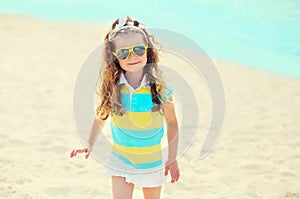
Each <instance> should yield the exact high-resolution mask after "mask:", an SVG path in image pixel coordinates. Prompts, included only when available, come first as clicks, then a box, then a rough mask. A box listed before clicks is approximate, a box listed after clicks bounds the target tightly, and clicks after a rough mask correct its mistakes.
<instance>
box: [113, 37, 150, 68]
mask: <svg viewBox="0 0 300 199" xmlns="http://www.w3.org/2000/svg"><path fill="white" fill-rule="evenodd" d="M114 44H115V52H116V51H117V50H118V49H120V48H127V47H131V46H135V45H138V44H143V45H146V43H145V41H144V39H143V36H142V35H141V34H140V33H135V32H131V33H125V34H124V33H121V34H120V37H119V38H118V39H117V40H116V41H115V42H114ZM131 50H132V49H131ZM117 59H118V61H119V64H120V66H121V68H122V69H123V70H125V71H126V72H138V71H140V70H142V69H143V68H144V66H145V65H146V63H147V50H146V52H145V54H144V55H142V56H137V55H135V54H134V53H133V52H132V51H130V54H129V55H128V57H127V58H126V59H123V60H122V59H119V58H117Z"/></svg>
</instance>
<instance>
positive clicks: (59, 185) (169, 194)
mask: <svg viewBox="0 0 300 199" xmlns="http://www.w3.org/2000/svg"><path fill="white" fill-rule="evenodd" d="M107 29H108V27H106V26H103V25H100V24H83V23H70V22H54V21H49V20H43V19H37V18H34V17H25V16H17V15H8V14H0V36H1V37H0V53H1V56H0V65H1V67H0V74H1V80H0V101H1V105H0V112H1V115H0V121H1V125H0V137H1V142H0V198H1V199H2V198H3V199H8V198H11V199H39V198H41V199H44V198H45V199H50V198H51V199H52V198H55V199H77V198H78V199H79V198H80V199H82V198H87V199H96V198H112V194H111V181H110V178H109V177H108V176H107V175H106V168H105V166H104V165H102V164H101V163H99V162H98V161H97V160H96V159H94V158H89V159H88V160H85V159H84V157H83V156H77V157H76V158H72V159H70V158H69V154H70V152H71V151H72V150H73V149H74V148H81V147H83V145H82V143H81V142H80V139H79V138H78V134H77V131H76V125H75V122H74V118H73V104H72V100H73V89H74V84H75V82H76V77H77V75H78V72H79V70H80V67H81V65H82V63H83V62H84V60H85V59H86V58H87V56H88V55H89V53H90V52H91V51H93V50H94V49H95V48H96V46H97V45H98V44H99V43H101V42H102V40H103V36H104V33H105V32H106V30H107ZM164 61H165V62H168V59H166V60H164ZM169 61H170V62H172V60H169ZM213 61H214V63H215V65H216V67H217V69H218V71H219V73H220V76H221V79H222V81H223V84H224V91H225V94H226V118H225V123H224V127H223V131H222V136H221V137H220V139H219V141H218V143H217V145H216V147H215V149H214V150H213V151H212V153H210V154H209V155H208V156H207V157H206V158H205V159H199V154H200V148H201V145H202V143H203V139H204V137H205V128H206V127H207V126H206V125H203V128H200V129H199V132H198V133H197V138H196V139H195V140H194V142H193V144H192V146H191V147H190V148H189V149H188V151H186V153H185V154H183V155H182V157H180V159H179V165H180V168H181V179H180V180H179V182H178V183H176V184H171V183H170V182H168V183H167V184H166V185H165V186H164V187H163V189H162V198H164V199H171V198H172V199H173V198H191V199H192V198H193V199H228V198H231V199H299V198H300V189H299V184H300V169H299V168H300V134H299V129H300V123H299V118H300V79H298V80H297V79H293V78H288V77H284V76H280V75H275V74H270V73H267V72H262V71H258V70H255V69H253V68H251V67H246V66H240V65H238V64H236V63H230V62H225V61H222V60H217V59H213ZM187 75H191V76H192V75H193V74H192V73H190V74H187ZM205 96H206V97H205ZM205 96H204V97H203V99H204V100H206V101H207V103H209V98H208V97H207V96H208V95H205ZM199 111H201V110H199ZM209 114H210V113H209V109H205V110H203V116H204V118H206V116H207V121H208V120H209ZM207 121H204V123H205V122H207ZM180 133H181V135H184V130H183V131H181V132H180ZM134 198H135V199H138V198H142V190H141V189H140V188H138V189H136V190H135V191H134Z"/></svg>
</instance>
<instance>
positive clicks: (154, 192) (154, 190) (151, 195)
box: [143, 186, 161, 199]
mask: <svg viewBox="0 0 300 199" xmlns="http://www.w3.org/2000/svg"><path fill="white" fill-rule="evenodd" d="M160 192H161V186H159V187H143V193H144V198H145V199H160Z"/></svg>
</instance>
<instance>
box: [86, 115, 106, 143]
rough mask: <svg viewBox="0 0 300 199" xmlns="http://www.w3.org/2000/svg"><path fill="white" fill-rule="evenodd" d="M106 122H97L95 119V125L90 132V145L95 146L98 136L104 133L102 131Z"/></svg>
mask: <svg viewBox="0 0 300 199" xmlns="http://www.w3.org/2000/svg"><path fill="white" fill-rule="evenodd" d="M105 121H106V120H97V119H96V118H94V121H93V125H92V128H91V131H90V135H89V138H88V140H87V141H88V143H89V144H90V145H92V146H93V145H94V144H95V142H96V139H97V137H98V135H99V134H100V132H101V131H102V129H103V128H104V126H105Z"/></svg>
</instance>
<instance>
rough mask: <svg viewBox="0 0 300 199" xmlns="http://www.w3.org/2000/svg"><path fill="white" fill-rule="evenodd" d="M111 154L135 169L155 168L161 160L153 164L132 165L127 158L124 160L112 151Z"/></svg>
mask: <svg viewBox="0 0 300 199" xmlns="http://www.w3.org/2000/svg"><path fill="white" fill-rule="evenodd" d="M112 154H114V155H115V156H117V157H118V158H119V159H120V160H122V161H123V162H124V163H126V164H128V165H131V166H133V167H134V168H136V169H149V168H153V167H157V166H159V165H161V164H162V159H160V160H158V161H155V162H148V163H142V164H133V163H132V162H131V161H130V160H128V159H127V158H124V157H123V156H120V155H119V154H117V153H115V152H113V151H112Z"/></svg>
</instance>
